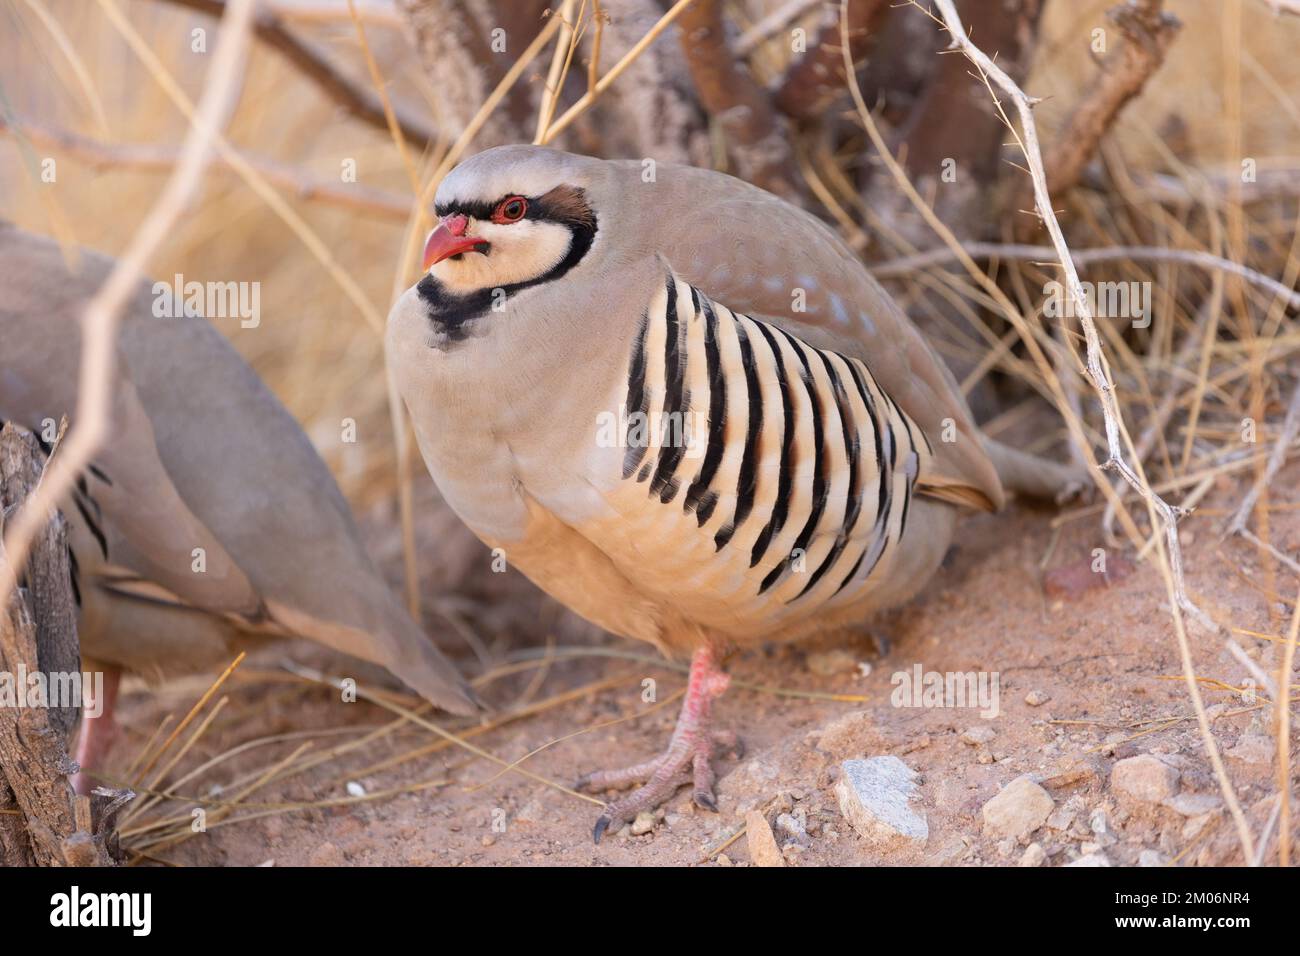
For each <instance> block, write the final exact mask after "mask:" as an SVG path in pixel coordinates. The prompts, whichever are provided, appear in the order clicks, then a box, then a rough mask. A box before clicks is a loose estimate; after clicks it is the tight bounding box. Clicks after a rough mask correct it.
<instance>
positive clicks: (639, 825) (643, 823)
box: [632, 810, 655, 836]
mask: <svg viewBox="0 0 1300 956" xmlns="http://www.w3.org/2000/svg"><path fill="white" fill-rule="evenodd" d="M654 828H655V815H654V814H653V813H649V812H647V811H645V810H642V811H641V812H640V813H638V814H637V815H636V819H635V820H633V821H632V835H633V836H645V835H646V834H647V833H649V832H650V831H651V830H653V829H654Z"/></svg>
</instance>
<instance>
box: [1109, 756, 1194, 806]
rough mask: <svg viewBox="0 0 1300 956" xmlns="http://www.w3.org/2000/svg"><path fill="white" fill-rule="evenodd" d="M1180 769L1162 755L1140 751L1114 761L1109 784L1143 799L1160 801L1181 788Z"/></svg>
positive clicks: (1154, 801)
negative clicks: (1136, 754) (1168, 762)
mask: <svg viewBox="0 0 1300 956" xmlns="http://www.w3.org/2000/svg"><path fill="white" fill-rule="evenodd" d="M1178 776H1179V774H1178V771H1177V769H1175V768H1174V767H1171V766H1170V765H1169V764H1167V763H1165V762H1164V761H1163V760H1161V759H1160V758H1159V757H1155V756H1152V755H1151V754H1139V755H1138V756H1136V757H1128V758H1127V759H1125V760H1121V761H1119V763H1117V764H1115V766H1114V768H1112V769H1111V772H1110V785H1111V786H1112V787H1114V788H1115V789H1116V790H1118V791H1119V792H1120V793H1123V794H1126V795H1128V796H1130V797H1132V798H1133V799H1134V800H1140V801H1142V802H1143V803H1159V802H1161V801H1162V800H1168V799H1169V798H1170V797H1172V796H1173V795H1174V794H1176V793H1177V792H1178Z"/></svg>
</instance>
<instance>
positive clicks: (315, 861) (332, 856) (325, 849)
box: [307, 840, 345, 866]
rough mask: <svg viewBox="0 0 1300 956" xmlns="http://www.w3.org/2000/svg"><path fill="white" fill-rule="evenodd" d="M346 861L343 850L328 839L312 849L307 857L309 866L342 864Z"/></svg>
mask: <svg viewBox="0 0 1300 956" xmlns="http://www.w3.org/2000/svg"><path fill="white" fill-rule="evenodd" d="M344 862H345V861H344V859H343V851H342V850H340V849H339V848H338V846H337V845H335V844H333V843H330V842H329V841H328V840H327V841H326V842H324V843H322V844H321V845H320V846H318V847H316V849H314V850H312V852H311V856H310V857H308V858H307V865H308V866H342V865H343V864H344Z"/></svg>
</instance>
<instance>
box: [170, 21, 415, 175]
mask: <svg viewBox="0 0 1300 956" xmlns="http://www.w3.org/2000/svg"><path fill="white" fill-rule="evenodd" d="M163 2H164V3H170V4H172V5H174V6H179V7H186V8H188V9H190V10H197V11H198V12H200V13H205V14H207V15H208V16H212V17H221V16H222V15H223V14H224V12H225V10H226V7H227V0H163ZM253 32H254V33H255V34H256V36H257V38H258V39H259V40H261V41H262V42H263V43H265V44H266V45H267V46H270V47H272V48H274V49H275V50H278V51H279V52H280V53H281V54H283V55H284V57H285V58H286V59H287V60H288V61H289V62H290V63H292V64H293V65H294V67H295V68H296V69H297V70H298V71H299V72H300V73H302V74H303V76H305V77H306V78H307V79H309V80H311V81H312V82H313V83H314V84H316V86H317V87H319V88H320V90H321V92H322V93H324V94H325V95H326V96H328V97H329V98H330V99H331V100H333V101H334V102H335V103H337V104H338V105H339V106H341V107H342V108H343V109H344V110H345V111H346V112H347V113H348V114H349V115H351V116H355V117H356V118H357V119H359V120H361V121H362V122H363V123H366V124H367V125H369V126H373V127H375V128H376V129H381V130H387V129H388V121H387V119H385V117H384V104H383V102H382V101H381V100H380V98H379V97H378V96H376V95H375V93H374V92H373V91H372V90H369V89H367V88H366V87H365V86H362V85H361V84H359V83H356V82H354V81H353V80H352V79H351V78H349V77H348V76H346V75H345V74H344V73H343V72H341V71H340V70H339V69H338V67H336V66H335V65H334V64H333V63H332V62H331V61H330V59H329V58H328V57H327V56H325V54H323V53H321V52H320V51H319V50H318V49H316V48H315V47H314V46H313V45H312V44H310V43H308V42H307V41H306V40H303V39H302V38H301V37H299V36H298V35H297V34H295V33H294V32H293V30H291V29H290V28H289V27H288V26H286V25H285V23H284V21H283V20H281V19H280V17H279V15H277V14H276V13H275V11H274V10H270V9H266V8H263V9H260V10H258V11H257V12H256V13H255V15H254V18H253ZM394 114H395V118H396V120H397V125H398V127H399V128H400V129H401V130H402V135H403V136H405V137H406V138H407V139H409V140H411V142H413V143H418V144H419V145H420V147H421V148H422V149H428V148H429V147H430V146H432V145H433V144H434V143H435V142H436V141H437V138H438V137H437V134H436V132H435V131H434V130H433V128H432V127H431V126H429V125H428V124H427V123H426V122H424V120H423V119H421V118H419V117H417V116H415V115H414V114H412V113H410V112H408V111H406V110H400V109H397V108H396V107H395V108H394Z"/></svg>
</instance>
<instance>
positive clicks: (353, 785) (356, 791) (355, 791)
mask: <svg viewBox="0 0 1300 956" xmlns="http://www.w3.org/2000/svg"><path fill="white" fill-rule="evenodd" d="M344 789H345V790H347V792H348V796H349V797H364V796H365V795H366V788H365V787H363V786H361V784H359V783H357V782H356V781H355V780H349V781H348V782H347V784H346V786H345V787H344Z"/></svg>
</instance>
